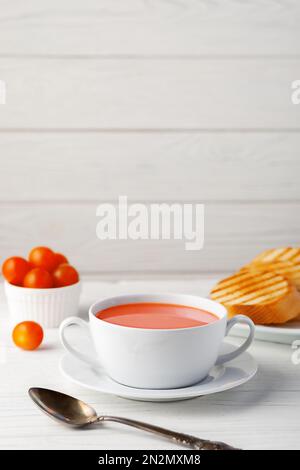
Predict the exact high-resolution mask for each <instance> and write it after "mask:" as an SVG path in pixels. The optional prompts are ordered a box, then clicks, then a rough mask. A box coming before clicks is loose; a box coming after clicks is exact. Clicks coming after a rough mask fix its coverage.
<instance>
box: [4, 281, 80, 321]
mask: <svg viewBox="0 0 300 470" xmlns="http://www.w3.org/2000/svg"><path fill="white" fill-rule="evenodd" d="M4 289H5V294H6V299H7V303H8V309H9V313H10V321H11V324H12V326H15V325H16V324H18V323H20V322H22V321H27V320H31V321H35V322H37V323H39V324H40V325H41V326H42V327H43V328H57V327H58V326H59V325H60V323H61V322H62V321H63V320H64V319H65V318H67V317H69V316H70V315H72V316H76V315H77V314H78V309H79V298H80V292H81V283H80V281H79V282H77V283H76V284H72V285H71V286H66V287H54V288H50V289H31V288H29V287H19V286H15V285H13V284H10V283H9V282H7V281H4Z"/></svg>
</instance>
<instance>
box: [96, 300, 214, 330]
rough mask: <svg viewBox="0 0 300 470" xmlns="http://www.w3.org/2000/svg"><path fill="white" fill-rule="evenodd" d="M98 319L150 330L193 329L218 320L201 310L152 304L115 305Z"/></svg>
mask: <svg viewBox="0 0 300 470" xmlns="http://www.w3.org/2000/svg"><path fill="white" fill-rule="evenodd" d="M96 317H97V318H100V319H101V320H104V321H107V322H108V323H114V324H116V325H121V326H130V327H132V328H148V329H175V328H191V327H193V326H203V325H207V324H209V323H212V322H214V321H216V320H218V317H217V316H216V315H214V314H213V313H210V312H206V311H205V310H201V309H200V308H195V307H186V306H184V305H174V304H160V303H152V302H151V303H150V302H149V303H136V304H124V305H115V306H114V307H109V308H106V309H105V310H101V311H100V312H98V313H97V314H96Z"/></svg>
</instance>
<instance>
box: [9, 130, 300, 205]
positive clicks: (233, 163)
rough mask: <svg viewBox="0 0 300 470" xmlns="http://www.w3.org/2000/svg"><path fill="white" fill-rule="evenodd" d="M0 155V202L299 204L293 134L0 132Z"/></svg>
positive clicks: (298, 137)
mask: <svg viewBox="0 0 300 470" xmlns="http://www.w3.org/2000/svg"><path fill="white" fill-rule="evenodd" d="M0 148H1V155H2V158H0V199H1V200H2V201H12V200H13V201H26V200H27V201H40V202H41V201H97V200H104V199H107V200H113V199H115V200H116V199H117V198H118V196H119V195H121V194H124V195H127V196H128V197H129V198H131V199H133V200H147V201H151V200H154V201H157V200H160V201H172V200H178V197H179V195H180V199H182V200H199V201H216V200H218V199H220V200H229V201H234V200H235V201H290V200H298V201H299V200H300V187H299V181H298V175H299V174H300V158H299V148H300V134H298V133H278V134H273V133H246V134H245V133H239V132H238V133H235V132H233V133H226V132H225V133H224V132H221V133H207V132H204V133H201V132H196V133H193V132H192V133H189V132H186V133H176V132H175V133H173V132H169V133H168V132H166V133H153V132H150V133H139V132H132V133H118V132H117V133H115V132H113V133H110V132H107V133H105V132H104V133H96V132H94V133H76V132H69V133H55V132H54V133H43V132H40V133H34V132H31V133H0ZM25 175H26V176H25Z"/></svg>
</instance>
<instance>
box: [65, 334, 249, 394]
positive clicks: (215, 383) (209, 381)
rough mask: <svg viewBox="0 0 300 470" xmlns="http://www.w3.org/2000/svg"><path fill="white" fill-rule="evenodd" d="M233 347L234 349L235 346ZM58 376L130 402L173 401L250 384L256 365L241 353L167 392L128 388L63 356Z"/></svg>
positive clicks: (226, 348)
mask: <svg viewBox="0 0 300 470" xmlns="http://www.w3.org/2000/svg"><path fill="white" fill-rule="evenodd" d="M235 347H236V346H235ZM232 349H234V348H233V346H232V345H231V344H229V343H228V342H224V344H223V345H222V352H229V351H231V350H232ZM60 370H61V372H62V374H63V375H64V376H65V377H67V378H68V379H69V380H71V381H72V382H74V383H76V384H77V385H81V386H83V387H85V388H89V389H91V390H96V391H98V392H102V393H108V394H112V395H117V396H119V397H123V398H128V399H130V400H140V401H177V400H187V399H189V398H194V397H199V396H202V395H210V394H212V393H217V392H222V391H224V390H229V389H231V388H234V387H237V386H238V385H241V384H243V383H245V382H247V381H248V380H250V379H251V378H252V377H253V376H254V375H255V373H256V371H257V363H256V361H255V360H254V359H253V357H252V356H251V355H250V354H249V353H248V352H245V353H243V354H241V356H239V357H238V358H237V359H234V360H233V361H231V362H228V363H227V364H225V365H223V366H215V367H213V369H212V370H211V371H210V374H209V376H208V377H207V378H206V379H205V380H203V381H202V382H199V383H197V384H195V385H192V386H191V387H186V388H177V389H170V390H151V389H139V388H131V387H127V386H125V385H121V384H119V383H117V382H114V381H113V380H112V379H110V378H109V377H108V376H107V375H105V373H104V372H103V371H102V370H101V369H97V370H95V369H93V368H91V367H90V366H88V365H85V364H84V363H83V362H81V361H78V359H76V358H74V357H73V356H71V355H70V354H66V355H65V356H64V357H63V358H62V359H61V362H60Z"/></svg>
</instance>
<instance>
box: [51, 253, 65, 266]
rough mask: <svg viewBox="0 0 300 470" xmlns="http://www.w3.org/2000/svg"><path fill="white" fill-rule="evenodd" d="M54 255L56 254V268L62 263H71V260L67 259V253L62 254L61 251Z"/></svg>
mask: <svg viewBox="0 0 300 470" xmlns="http://www.w3.org/2000/svg"><path fill="white" fill-rule="evenodd" d="M54 256H55V263H56V266H55V267H56V268H57V267H58V266H59V265H60V264H69V261H68V260H67V258H66V257H65V255H62V254H61V253H54Z"/></svg>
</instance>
